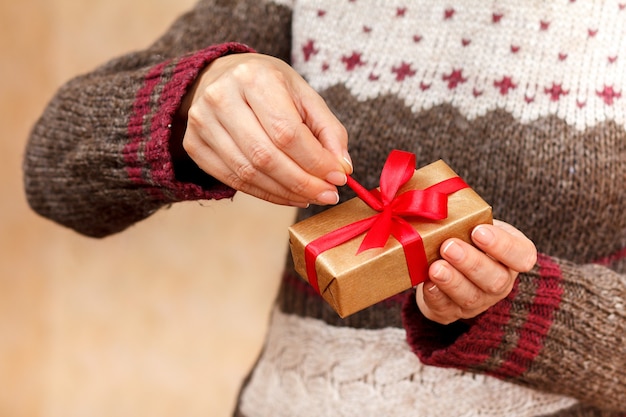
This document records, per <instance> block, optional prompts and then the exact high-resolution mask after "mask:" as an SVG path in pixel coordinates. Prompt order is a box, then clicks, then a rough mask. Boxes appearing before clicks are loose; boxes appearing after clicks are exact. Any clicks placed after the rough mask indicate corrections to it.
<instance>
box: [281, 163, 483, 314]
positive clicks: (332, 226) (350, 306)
mask: <svg viewBox="0 0 626 417" xmlns="http://www.w3.org/2000/svg"><path fill="white" fill-rule="evenodd" d="M455 176H457V174H456V173H455V172H454V171H453V170H452V169H451V168H450V167H449V166H448V165H447V164H446V163H445V162H443V161H441V160H439V161H437V162H434V163H432V164H430V165H427V166H425V167H423V168H420V169H418V170H416V171H415V173H414V174H413V177H412V178H411V179H410V180H409V181H408V182H407V183H406V184H405V185H404V186H403V187H402V188H401V189H400V190H399V191H398V194H400V193H402V192H404V191H407V190H411V189H424V188H427V187H429V186H431V185H433V184H436V183H438V182H441V181H443V180H446V179H448V178H451V177H455ZM375 213H376V211H375V210H373V209H372V208H370V207H369V206H368V205H367V204H365V202H363V201H362V200H361V199H360V198H358V197H357V198H353V199H351V200H349V201H346V202H345V203H342V204H340V205H338V206H335V207H333V208H330V209H328V210H326V211H324V212H322V213H320V214H317V215H315V216H313V217H310V218H308V219H306V220H303V221H301V222H299V223H296V224H295V225H293V226H291V227H290V228H289V242H290V247H291V254H292V257H293V261H294V265H295V268H296V271H297V272H298V274H300V275H301V276H302V277H303V278H304V279H306V280H307V281H309V280H308V277H307V273H306V265H305V256H304V250H305V247H306V245H307V244H309V243H310V242H311V241H313V240H315V239H317V238H318V237H320V236H323V235H325V234H327V233H329V232H331V231H333V230H336V229H338V228H340V227H342V226H345V225H347V224H350V223H353V222H356V221H358V220H361V219H364V218H367V217H370V216H372V215H373V214H375ZM405 220H407V221H408V222H409V223H410V224H411V226H413V227H414V228H415V229H416V230H417V232H418V233H419V234H420V236H421V237H422V240H423V243H424V249H425V252H426V259H427V260H428V264H430V263H432V262H433V261H435V260H436V259H438V258H440V254H439V248H440V246H441V245H442V243H443V242H444V241H445V240H446V239H448V238H451V237H456V238H459V239H462V240H464V241H466V242H468V243H471V239H470V234H471V231H472V229H473V228H474V227H476V226H477V225H479V224H485V223H492V221H493V219H492V214H491V206H489V204H487V203H486V202H485V201H484V200H483V199H482V198H481V197H480V196H479V195H478V194H477V193H476V192H475V191H474V190H472V189H471V188H464V189H462V190H459V191H456V192H454V193H452V194H450V195H449V197H448V217H447V218H445V219H443V220H424V219H419V218H408V217H407V218H405ZM363 236H364V234H362V235H359V236H357V237H356V238H353V239H351V240H349V241H347V242H346V243H343V244H341V245H338V246H336V247H334V248H332V249H329V250H327V251H325V252H323V253H321V254H320V255H319V256H318V257H317V259H316V261H315V268H316V271H317V275H318V285H319V288H320V294H321V295H322V297H323V298H324V299H325V300H326V301H327V302H328V303H329V304H330V305H331V306H332V308H333V309H334V310H335V311H336V312H337V313H338V314H339V316H341V317H347V316H349V315H351V314H353V313H356V312H357V311H360V310H362V309H364V308H367V307H369V306H371V305H373V304H375V303H377V302H379V301H382V300H384V299H386V298H388V297H391V296H393V295H396V294H398V293H400V292H402V291H404V290H406V289H408V288H411V279H410V277H409V273H408V267H407V264H406V259H405V255H404V251H403V248H402V245H401V244H400V242H398V241H397V240H396V239H394V238H393V237H390V238H389V240H388V241H387V243H386V245H385V246H384V247H383V248H380V249H368V250H365V251H363V252H361V253H360V254H358V255H357V250H358V248H359V245H360V244H361V241H362V239H363Z"/></svg>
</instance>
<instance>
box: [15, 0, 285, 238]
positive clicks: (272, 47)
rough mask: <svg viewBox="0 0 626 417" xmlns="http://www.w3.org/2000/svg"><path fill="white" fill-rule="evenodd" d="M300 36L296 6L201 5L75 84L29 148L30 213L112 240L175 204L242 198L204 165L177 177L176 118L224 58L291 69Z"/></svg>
mask: <svg viewBox="0 0 626 417" xmlns="http://www.w3.org/2000/svg"><path fill="white" fill-rule="evenodd" d="M234 11H236V12H234ZM290 27H291V11H290V10H289V8H288V7H287V6H281V5H277V4H275V3H273V2H269V1H249V0H237V1H231V2H222V1H218V0H206V1H200V2H199V3H198V4H197V5H196V6H195V8H194V9H193V10H191V11H190V12H188V13H186V14H184V15H182V16H181V17H179V18H178V19H177V20H176V22H174V24H173V25H172V26H171V27H170V29H169V30H168V31H167V32H166V33H165V34H164V35H163V36H162V37H161V38H159V39H158V40H157V41H156V42H155V43H154V44H153V45H151V46H150V47H148V48H146V49H145V50H141V51H136V52H132V53H129V54H126V55H124V56H121V57H119V58H116V59H113V60H111V61H109V62H107V63H105V64H104V65H102V66H100V67H99V68H96V69H95V70H93V71H92V72H90V73H87V74H84V75H80V76H77V77H75V78H73V79H72V80H70V81H68V82H67V83H66V84H65V85H63V86H62V87H61V88H60V89H59V90H58V91H57V92H56V94H55V95H54V97H53V98H52V99H51V101H50V102H49V104H48V105H47V107H46V108H45V110H44V112H43V114H42V116H41V117H40V118H39V120H38V121H37V122H36V124H35V125H34V127H33V129H32V131H31V134H30V137H29V141H28V144H27V146H26V152H25V156H24V161H23V171H24V187H25V191H26V196H27V199H28V202H29V204H30V206H31V207H32V208H33V210H35V211H36V212H38V213H39V214H41V215H42V216H44V217H47V218H49V219H52V220H54V221H56V222H58V223H60V224H62V225H64V226H67V227H70V228H72V229H74V230H76V231H78V232H79V233H82V234H85V235H88V236H94V237H103V236H106V235H109V234H112V233H116V232H119V231H121V230H124V229H125V228H127V227H128V226H130V225H132V224H133V223H136V222H138V221H140V220H142V219H144V218H146V217H147V216H149V215H151V214H152V213H154V212H155V211H157V210H158V209H160V208H161V207H163V206H166V205H169V204H172V203H175V202H179V201H184V200H199V199H220V198H228V197H232V195H233V194H234V190H232V189H230V188H229V187H226V186H225V185H223V184H221V183H219V182H217V181H216V180H214V179H212V178H211V177H209V176H208V175H207V174H205V173H204V172H202V171H201V170H200V169H198V168H197V167H196V166H195V164H193V163H191V164H188V165H186V166H187V169H185V170H180V169H177V168H178V167H179V166H178V165H175V164H174V159H173V157H172V149H170V147H171V143H170V138H171V137H172V124H173V122H174V116H175V114H176V112H177V110H178V108H179V106H180V103H181V101H182V98H183V96H184V95H185V93H186V92H187V90H188V88H189V87H190V86H191V85H192V84H193V82H194V81H195V79H196V78H197V76H198V74H199V73H200V71H201V70H202V69H203V68H204V67H205V66H206V65H208V64H209V63H210V62H211V61H213V60H215V59H216V58H219V57H221V56H224V55H227V54H232V53H242V52H252V51H253V48H254V50H255V51H258V52H262V53H266V54H269V55H273V56H276V57H278V58H281V59H284V60H288V58H289V50H290V37H291V35H290ZM248 45H249V46H248ZM189 162H190V160H189Z"/></svg>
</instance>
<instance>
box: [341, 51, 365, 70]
mask: <svg viewBox="0 0 626 417" xmlns="http://www.w3.org/2000/svg"><path fill="white" fill-rule="evenodd" d="M341 62H343V63H344V64H346V70H347V71H352V70H354V69H355V68H356V67H359V66H363V65H365V62H363V61H361V54H360V53H358V52H352V55H350V56H345V55H344V56H342V57H341Z"/></svg>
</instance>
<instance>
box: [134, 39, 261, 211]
mask: <svg viewBox="0 0 626 417" xmlns="http://www.w3.org/2000/svg"><path fill="white" fill-rule="evenodd" d="M244 52H254V51H253V50H252V49H251V48H250V47H248V46H246V45H243V44H239V43H225V44H220V45H215V46H211V47H209V48H206V49H203V50H200V51H198V52H195V53H193V54H190V55H186V56H183V57H181V58H176V59H171V60H167V61H165V62H162V63H160V64H158V65H156V66H154V67H152V68H150V69H149V70H148V72H147V74H146V75H145V77H144V79H143V85H142V86H141V88H140V89H139V90H138V92H137V94H136V96H135V102H134V105H133V111H132V114H131V116H130V119H129V123H128V137H129V141H128V144H127V145H126V146H125V149H124V157H125V163H126V171H127V173H128V175H129V177H130V179H131V180H132V181H133V182H134V183H136V184H137V185H139V186H141V187H144V188H146V189H147V191H148V193H150V194H151V195H152V196H153V197H154V198H156V199H158V200H162V201H164V202H166V203H170V202H176V201H184V200H201V199H221V198H231V197H232V196H233V195H234V194H235V190H233V189H232V188H230V187H228V186H226V185H224V184H222V183H220V182H219V181H217V180H215V179H213V178H212V177H210V176H209V175H207V174H206V173H204V172H203V171H201V170H200V169H199V168H198V169H197V170H195V169H192V172H193V177H194V178H193V182H191V181H189V182H188V181H187V180H188V179H189V178H188V177H189V173H187V178H185V180H184V181H183V180H181V179H180V177H177V175H176V172H175V169H174V168H175V167H174V161H173V158H172V154H171V152H170V143H169V142H170V138H171V135H172V124H173V121H174V118H175V116H176V112H177V111H178V108H179V107H180V104H181V101H182V99H183V97H184V95H185V94H186V92H187V90H188V89H189V88H190V87H191V85H192V84H193V83H194V82H195V80H196V78H197V77H198V74H199V73H200V72H201V71H202V70H203V69H204V68H205V67H206V66H207V65H208V64H210V63H211V62H212V61H214V60H215V59H217V58H219V57H222V56H225V55H229V54H234V53H244Z"/></svg>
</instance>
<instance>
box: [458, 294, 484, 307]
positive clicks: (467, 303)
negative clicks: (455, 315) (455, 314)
mask: <svg viewBox="0 0 626 417" xmlns="http://www.w3.org/2000/svg"><path fill="white" fill-rule="evenodd" d="M481 301H482V297H481V295H480V293H479V292H478V291H475V292H472V293H471V294H470V295H469V296H467V297H466V298H465V300H463V302H462V303H461V308H462V309H463V310H465V311H468V310H469V311H472V310H476V309H477V307H478V306H480V304H481Z"/></svg>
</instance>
